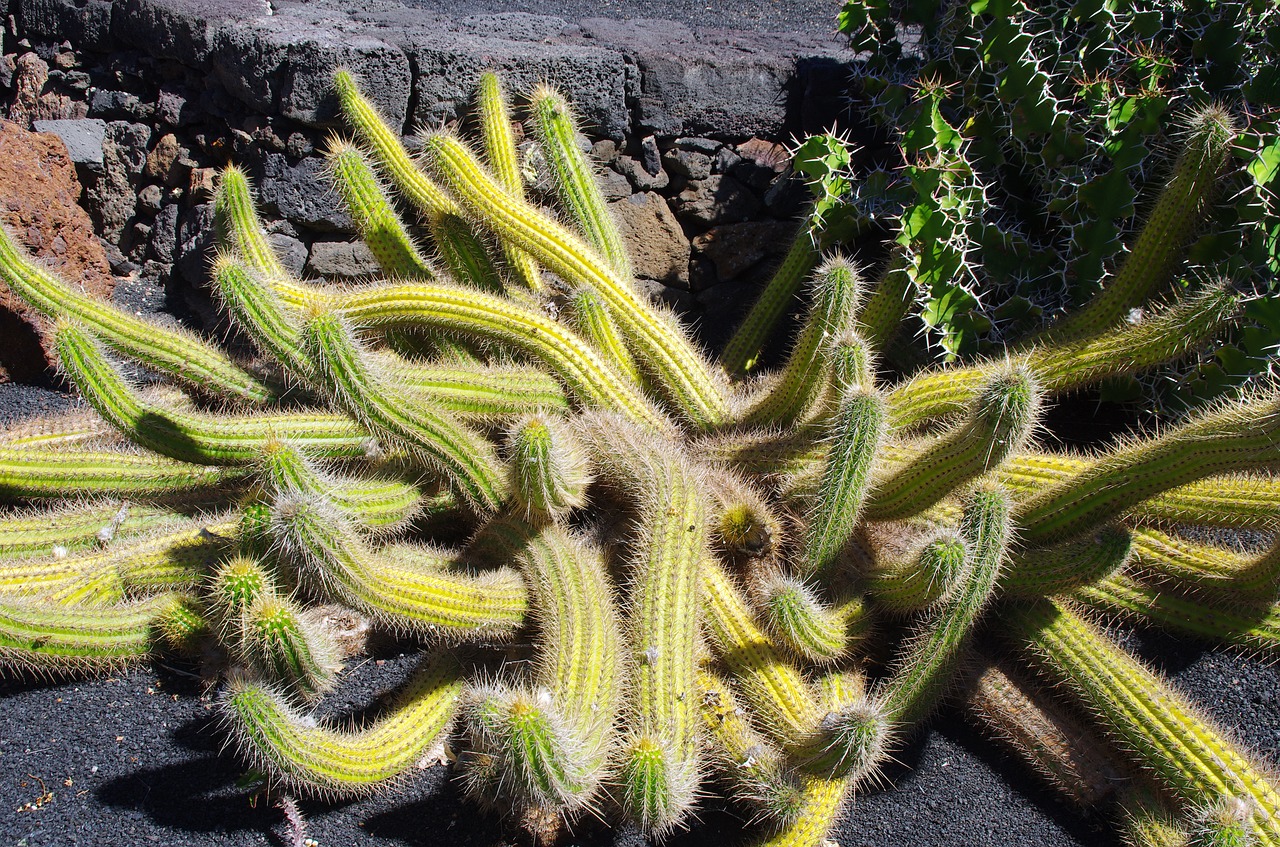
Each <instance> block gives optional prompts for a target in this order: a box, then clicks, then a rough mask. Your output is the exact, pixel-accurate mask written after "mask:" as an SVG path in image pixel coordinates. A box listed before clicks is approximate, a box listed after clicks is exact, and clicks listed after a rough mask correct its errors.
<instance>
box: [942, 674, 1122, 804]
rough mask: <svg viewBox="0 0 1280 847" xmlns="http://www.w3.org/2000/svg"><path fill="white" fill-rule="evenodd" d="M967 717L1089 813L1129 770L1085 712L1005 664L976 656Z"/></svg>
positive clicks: (1108, 797)
mask: <svg viewBox="0 0 1280 847" xmlns="http://www.w3.org/2000/svg"><path fill="white" fill-rule="evenodd" d="M968 661H972V662H973V667H972V670H971V672H970V673H968V674H967V676H968V679H966V682H965V685H964V688H965V690H966V692H967V696H966V698H965V702H964V707H965V716H966V718H968V720H969V722H970V723H976V724H978V725H979V726H981V727H982V728H983V729H984V730H985V731H986V734H988V735H990V736H993V737H994V738H995V739H996V740H997V741H999V742H1001V746H1003V747H1004V748H1005V749H1012V750H1013V751H1014V752H1015V753H1016V754H1017V755H1018V757H1019V758H1020V759H1022V761H1024V762H1025V763H1026V764H1027V765H1028V766H1030V768H1031V769H1032V770H1034V771H1036V772H1037V773H1039V774H1040V775H1041V776H1042V777H1044V779H1045V780H1046V781H1047V782H1048V783H1049V785H1050V786H1051V787H1052V788H1053V789H1054V793H1055V794H1056V795H1057V796H1058V797H1061V798H1063V799H1065V800H1067V802H1069V803H1070V804H1071V805H1072V806H1074V807H1075V808H1077V809H1079V810H1081V811H1083V812H1089V811H1092V810H1094V809H1097V808H1100V807H1102V806H1104V805H1105V804H1106V803H1107V802H1108V801H1109V800H1111V799H1112V797H1113V796H1114V795H1115V793H1116V792H1117V791H1118V790H1119V788H1120V786H1122V785H1123V784H1124V783H1125V782H1126V781H1127V777H1128V774H1127V773H1126V768H1125V767H1124V765H1123V763H1122V762H1120V761H1119V759H1118V758H1117V755H1116V752H1115V750H1114V748H1112V747H1111V746H1110V745H1108V744H1106V743H1105V742H1104V741H1103V739H1102V737H1101V736H1100V735H1098V733H1097V732H1096V731H1095V730H1093V729H1092V728H1091V727H1089V726H1088V725H1087V724H1085V723H1084V721H1082V720H1081V718H1080V716H1079V715H1077V714H1076V713H1075V712H1073V711H1070V710H1068V709H1067V708H1065V707H1064V706H1063V705H1061V704H1060V703H1058V702H1057V701H1056V700H1054V699H1053V698H1051V697H1049V696H1047V692H1042V691H1039V690H1037V689H1036V688H1035V687H1033V686H1031V685H1030V684H1028V683H1027V682H1026V681H1025V680H1023V679H1022V677H1021V675H1018V674H1014V673H1010V671H1009V669H1008V668H1006V667H1005V666H1003V665H1002V664H1000V663H996V662H992V661H990V660H988V659H987V658H986V657H983V656H978V655H976V654H975V655H973V656H971V657H968V658H967V659H966V662H968Z"/></svg>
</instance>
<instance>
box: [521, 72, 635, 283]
mask: <svg viewBox="0 0 1280 847" xmlns="http://www.w3.org/2000/svg"><path fill="white" fill-rule="evenodd" d="M529 111H530V113H531V121H532V123H533V126H534V129H535V131H536V132H537V135H538V140H539V141H540V142H542V152H543V154H544V155H546V157H547V162H548V164H549V165H550V167H551V173H552V175H553V177H554V180H553V181H554V183H555V187H556V193H557V194H558V195H559V197H560V201H561V203H562V204H563V205H564V207H565V209H566V210H567V211H568V213H569V216H570V217H571V218H572V219H573V222H574V223H576V224H577V225H578V228H579V229H580V230H581V231H582V233H583V235H585V236H586V239H587V243H588V244H590V245H591V246H592V247H594V248H595V249H596V250H597V251H599V253H600V255H601V256H603V257H604V258H605V260H606V261H607V262H608V263H609V266H610V267H611V268H613V271H614V272H615V273H616V274H617V275H618V276H619V277H620V278H622V279H630V278H631V259H630V257H629V256H628V255H627V248H626V246H625V245H624V244H623V242H622V236H621V235H620V234H619V232H618V227H617V226H616V225H615V224H614V222H613V218H612V217H611V216H610V214H609V210H608V207H607V206H606V205H605V202H604V195H602V194H601V193H600V186H599V184H598V183H597V182H596V179H595V174H594V173H593V172H592V168H591V165H590V163H588V161H587V158H586V156H584V155H583V154H582V149H581V148H580V147H579V146H578V127H577V121H576V120H574V117H573V110H572V109H571V108H570V106H569V103H568V101H566V100H565V99H564V97H563V96H561V95H560V93H559V92H557V91H555V90H554V89H552V88H550V87H549V86H546V85H541V86H538V87H537V88H535V89H534V91H533V96H532V97H531V98H530V102H529Z"/></svg>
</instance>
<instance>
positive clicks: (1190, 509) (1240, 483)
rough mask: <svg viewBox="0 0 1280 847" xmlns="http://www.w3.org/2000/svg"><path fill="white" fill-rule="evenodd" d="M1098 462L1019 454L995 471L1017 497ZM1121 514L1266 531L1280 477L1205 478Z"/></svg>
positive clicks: (1278, 506)
mask: <svg viewBox="0 0 1280 847" xmlns="http://www.w3.org/2000/svg"><path fill="white" fill-rule="evenodd" d="M1097 463H1098V460H1097V459H1092V458H1084V457H1082V456H1068V455H1062V454H1053V453H1033V452H1028V453H1023V454H1021V455H1018V456H1014V457H1012V458H1011V459H1009V461H1008V462H1006V463H1005V464H1004V465H1003V466H1002V467H1000V468H999V469H998V470H997V471H996V475H997V477H998V478H999V479H1000V482H1001V484H1003V485H1005V486H1007V487H1008V488H1009V489H1010V490H1011V491H1012V492H1014V494H1015V496H1016V497H1017V498H1018V499H1020V500H1024V499H1029V498H1031V497H1033V496H1036V495H1038V494H1041V493H1043V492H1044V491H1045V490H1046V489H1048V488H1051V487H1053V486H1055V485H1058V484H1060V483H1065V482H1066V481H1068V480H1070V479H1073V478H1075V477H1078V476H1079V475H1080V474H1083V473H1085V472H1086V471H1090V470H1091V469H1093V468H1094V466H1095V465H1097ZM1125 514H1126V515H1127V516H1128V517H1130V518H1132V519H1133V520H1135V521H1139V522H1153V523H1189V524H1203V525H1205V526H1221V527H1236V528H1253V529H1263V530H1266V529H1269V528H1271V527H1272V526H1274V524H1275V522H1276V519H1277V518H1280V476H1276V475H1274V474H1269V475H1268V474H1258V473H1248V472H1244V473H1239V474H1223V475H1220V476H1209V477H1207V478H1205V479H1201V480H1197V481H1195V482H1190V483H1187V484H1185V485H1180V486H1178V487H1176V488H1173V489H1170V490H1169V491H1164V492H1161V493H1159V494H1156V495H1155V496H1153V497H1150V498H1148V499H1146V500H1143V501H1141V502H1139V503H1137V504H1135V505H1134V506H1132V507H1131V508H1129V509H1128V510H1127V511H1126V512H1125Z"/></svg>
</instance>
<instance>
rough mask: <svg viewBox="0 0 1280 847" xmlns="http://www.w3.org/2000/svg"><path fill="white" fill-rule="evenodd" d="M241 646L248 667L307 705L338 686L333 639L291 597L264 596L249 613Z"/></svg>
mask: <svg viewBox="0 0 1280 847" xmlns="http://www.w3.org/2000/svg"><path fill="white" fill-rule="evenodd" d="M239 630H240V633H239V634H240V638H239V647H240V651H241V653H242V654H243V655H244V657H245V659H246V660H248V663H249V666H250V667H252V668H253V669H254V670H255V671H256V672H257V673H259V674H261V675H262V676H263V677H265V678H266V679H269V680H272V681H274V682H277V683H279V684H280V685H282V686H284V688H285V690H286V691H289V692H290V693H293V694H296V695H297V696H299V697H301V698H303V699H304V700H314V699H316V698H318V697H320V696H321V695H322V694H323V693H324V692H325V691H327V690H329V689H330V688H332V687H333V684H334V681H335V679H334V675H335V674H336V673H337V670H338V668H339V667H340V664H339V662H338V659H337V653H338V650H337V646H336V645H335V644H334V643H333V639H332V638H330V637H329V635H328V634H327V633H326V632H325V631H324V630H323V629H322V628H321V627H320V626H319V625H318V622H317V621H315V620H313V619H311V618H309V617H308V616H307V614H306V613H305V612H304V611H303V610H302V609H300V608H299V607H298V606H297V604H295V603H294V602H293V601H292V600H291V599H289V598H288V597H283V596H280V595H278V594H272V593H263V594H260V595H259V596H258V597H257V598H255V599H254V600H253V602H251V603H250V604H249V605H248V606H247V608H245V610H244V614H243V617H242V618H241V621H240V627H239Z"/></svg>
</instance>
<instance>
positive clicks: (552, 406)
mask: <svg viewBox="0 0 1280 847" xmlns="http://www.w3.org/2000/svg"><path fill="white" fill-rule="evenodd" d="M377 368H378V370H380V371H381V372H382V373H384V374H386V378H387V379H388V380H390V381H391V382H392V383H394V384H396V385H399V386H401V388H402V390H404V391H410V392H413V393H414V394H416V395H417V396H418V397H419V398H420V399H421V400H422V401H423V402H425V403H429V404H431V405H433V406H436V407H437V408H440V409H443V410H444V411H447V412H449V413H451V414H455V415H457V416H459V417H460V418H462V419H463V420H475V421H477V422H480V423H489V422H496V421H502V420H509V419H511V418H517V417H522V416H524V415H527V414H530V413H532V412H534V411H537V410H542V411H545V412H548V413H551V414H564V413H567V412H568V411H569V399H568V398H567V397H566V396H565V393H564V388H563V387H561V385H560V381H559V380H557V379H556V378H555V377H553V376H551V375H550V374H547V373H546V372H545V371H543V370H541V369H539V368H534V367H528V366H521V365H485V364H481V363H478V362H465V361H457V362H454V361H448V360H446V361H443V362H439V363H434V364H426V365H419V364H417V363H413V362H406V361H404V360H403V359H400V358H398V357H397V358H391V357H390V356H386V357H382V358H380V359H379V361H378V362H377Z"/></svg>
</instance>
